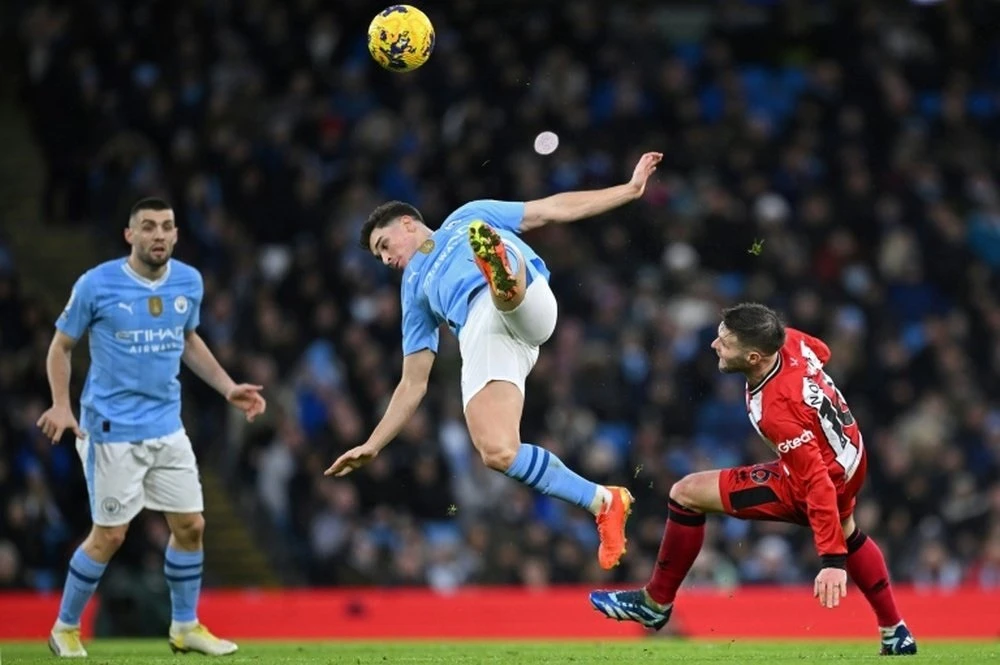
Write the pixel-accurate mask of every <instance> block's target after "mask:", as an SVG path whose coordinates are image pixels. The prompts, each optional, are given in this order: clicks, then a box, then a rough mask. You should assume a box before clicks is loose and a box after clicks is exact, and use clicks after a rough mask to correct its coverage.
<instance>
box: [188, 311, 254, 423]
mask: <svg viewBox="0 0 1000 665" xmlns="http://www.w3.org/2000/svg"><path fill="white" fill-rule="evenodd" d="M181 360H183V361H184V364H185V365H187V366H188V367H190V368H191V371H192V372H194V373H195V374H197V375H198V378H199V379H201V380H202V381H204V382H205V383H207V384H208V385H210V386H212V387H213V388H215V390H217V391H218V392H219V394H221V395H222V396H223V397H225V398H226V401H227V402H229V403H230V404H232V405H233V406H235V407H236V408H237V409H239V410H240V411H242V412H243V413H245V414H246V417H247V420H248V421H249V422H253V419H254V418H256V417H257V416H259V415H260V414H262V413H264V410H265V409H266V408H267V401H265V399H264V397H263V395H261V394H260V391H261V390H263V389H264V387H263V386H255V385H251V384H249V383H236V382H235V381H233V379H232V377H230V376H229V373H228V372H226V370H225V369H223V367H222V365H220V364H219V361H218V360H217V359H216V357H215V354H213V353H212V350H211V349H209V348H208V344H205V340H203V339H202V338H201V335H199V334H198V333H196V332H195V331H193V330H189V331H188V332H187V335H186V336H185V338H184V354H183V355H182V356H181Z"/></svg>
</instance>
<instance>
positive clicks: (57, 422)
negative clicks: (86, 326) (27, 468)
mask: <svg viewBox="0 0 1000 665" xmlns="http://www.w3.org/2000/svg"><path fill="white" fill-rule="evenodd" d="M74 346H76V340H75V339H73V338H72V337H70V336H69V335H67V334H66V333H64V332H61V331H56V334H55V336H54V337H53V338H52V343H51V344H50V345H49V353H48V355H47V356H46V357H45V373H46V374H47V375H48V379H49V390H50V391H51V392H52V406H51V407H49V409H48V410H47V411H45V413H43V414H42V415H41V417H40V418H39V419H38V422H37V423H35V424H36V425H38V427H39V428H41V430H42V433H43V434H45V436H46V437H47V438H49V439H52V443H54V444H55V443H59V439H61V438H62V435H63V433H64V432H65V431H66V430H70V431H71V432H73V434H75V435H76V437H77V438H78V439H82V438H84V436H83V432H82V431H81V430H80V425H79V423H77V421H76V418H75V417H74V416H73V407H72V406H71V405H70V403H69V377H70V374H71V373H72V371H73V364H72V357H73V347H74Z"/></svg>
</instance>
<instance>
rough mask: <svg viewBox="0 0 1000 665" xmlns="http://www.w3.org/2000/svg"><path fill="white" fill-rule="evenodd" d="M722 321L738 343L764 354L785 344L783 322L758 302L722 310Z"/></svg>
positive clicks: (768, 353)
mask: <svg viewBox="0 0 1000 665" xmlns="http://www.w3.org/2000/svg"><path fill="white" fill-rule="evenodd" d="M722 323H723V324H724V325H725V326H726V328H727V329H728V330H729V331H730V332H732V333H733V334H734V335H736V339H738V340H739V342H740V345H742V346H743V347H746V348H751V349H756V350H757V351H760V352H761V353H764V354H766V355H771V354H772V353H777V352H778V350H779V349H780V348H781V347H782V346H784V344H785V322H784V321H782V320H781V316H779V315H778V313H777V312H775V311H774V310H773V309H771V308H770V307H766V306H765V305H761V304H760V303H755V302H744V303H740V304H739V305H734V306H733V307H729V308H727V309H724V310H722Z"/></svg>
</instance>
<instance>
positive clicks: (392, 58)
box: [368, 5, 434, 72]
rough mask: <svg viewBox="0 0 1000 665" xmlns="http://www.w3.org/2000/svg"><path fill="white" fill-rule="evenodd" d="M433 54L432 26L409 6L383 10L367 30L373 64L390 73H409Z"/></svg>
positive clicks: (421, 14)
mask: <svg viewBox="0 0 1000 665" xmlns="http://www.w3.org/2000/svg"><path fill="white" fill-rule="evenodd" d="M433 50H434V26H433V25H431V20H430V19H429V18H427V15H426V14H424V13H423V12H422V11H420V10H419V9H417V8H416V7H411V6H410V5H393V6H391V7H386V8H385V9H383V10H382V11H381V12H379V13H378V14H377V15H376V16H375V18H373V19H372V22H371V25H369V26H368V51H369V53H371V54H372V57H373V58H375V62H377V63H378V64H380V65H382V66H383V67H385V68H386V69H388V70H390V71H393V72H412V71H413V70H414V69H416V68H417V67H419V66H420V65H422V64H424V63H425V62H427V58H429V57H431V51H433Z"/></svg>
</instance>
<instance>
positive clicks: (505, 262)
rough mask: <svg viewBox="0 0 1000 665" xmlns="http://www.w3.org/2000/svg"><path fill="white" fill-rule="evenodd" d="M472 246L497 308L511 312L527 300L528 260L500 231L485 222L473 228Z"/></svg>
mask: <svg viewBox="0 0 1000 665" xmlns="http://www.w3.org/2000/svg"><path fill="white" fill-rule="evenodd" d="M469 244H470V245H471V246H472V254H473V256H474V257H475V260H476V266H478V267H479V271H480V272H481V273H483V277H485V278H486V283H487V284H489V287H490V295H492V297H493V304H494V306H495V307H496V308H497V309H498V310H500V311H501V312H507V311H510V310H512V309H514V308H515V307H517V306H518V305H520V304H521V301H522V300H523V299H524V294H525V291H526V290H527V288H528V278H527V270H526V266H525V265H524V257H522V256H521V255H520V252H518V251H517V249H516V248H515V247H514V246H513V245H512V244H507V243H505V242H504V241H503V238H502V237H501V236H500V234H499V233H497V231H496V230H495V229H494V228H493V227H491V226H490V225H489V224H487V223H486V222H483V221H474V222H472V223H471V224H469Z"/></svg>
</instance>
